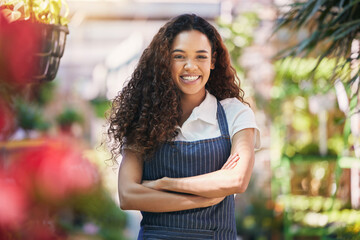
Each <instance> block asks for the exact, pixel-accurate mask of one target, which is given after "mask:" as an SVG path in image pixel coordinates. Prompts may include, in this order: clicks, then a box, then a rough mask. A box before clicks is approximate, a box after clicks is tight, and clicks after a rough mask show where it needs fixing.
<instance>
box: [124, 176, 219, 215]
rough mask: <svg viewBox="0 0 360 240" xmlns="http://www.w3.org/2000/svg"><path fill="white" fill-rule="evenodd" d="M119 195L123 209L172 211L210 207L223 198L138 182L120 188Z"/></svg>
mask: <svg viewBox="0 0 360 240" xmlns="http://www.w3.org/2000/svg"><path fill="white" fill-rule="evenodd" d="M119 197H120V207H121V208H122V209H123V210H140V211H147V212H172V211H181V210H188V209H193V208H200V207H208V206H212V205H215V204H217V203H218V202H220V201H221V200H222V199H213V198H206V197H201V196H194V195H189V194H180V193H170V192H164V191H158V190H154V189H151V188H147V187H144V186H143V185H141V184H137V183H133V184H130V186H127V187H124V188H123V189H120V188H119Z"/></svg>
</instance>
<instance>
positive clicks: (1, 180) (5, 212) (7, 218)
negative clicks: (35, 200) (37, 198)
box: [0, 173, 27, 229]
mask: <svg viewBox="0 0 360 240" xmlns="http://www.w3.org/2000/svg"><path fill="white" fill-rule="evenodd" d="M26 204H27V200H26V196H25V193H24V191H23V190H22V189H21V187H19V186H18V185H17V184H16V182H15V181H14V179H12V178H11V177H9V176H6V174H4V173H0V212H1V214H0V226H2V227H8V228H12V229H13V228H17V227H19V226H20V225H21V223H22V222H23V220H24V219H25V216H26V210H27V209H26Z"/></svg>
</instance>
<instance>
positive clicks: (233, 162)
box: [222, 156, 240, 169]
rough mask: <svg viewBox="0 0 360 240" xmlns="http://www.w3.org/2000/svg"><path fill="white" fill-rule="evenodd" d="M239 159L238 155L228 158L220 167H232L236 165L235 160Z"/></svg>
mask: <svg viewBox="0 0 360 240" xmlns="http://www.w3.org/2000/svg"><path fill="white" fill-rule="evenodd" d="M239 160H240V157H239V156H236V157H235V158H232V159H230V160H229V161H228V162H226V163H225V164H224V166H223V167H222V169H229V168H233V167H234V166H235V165H236V163H237V161H239Z"/></svg>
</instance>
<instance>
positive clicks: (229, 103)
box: [220, 98, 260, 148]
mask: <svg viewBox="0 0 360 240" xmlns="http://www.w3.org/2000/svg"><path fill="white" fill-rule="evenodd" d="M220 103H221V106H222V107H223V109H224V112H225V115H226V120H227V123H228V128H229V134H230V137H231V138H232V137H233V136H234V135H235V133H237V132H238V131H240V130H243V129H246V128H253V129H255V147H256V148H259V147H260V139H259V137H260V132H259V128H258V126H257V124H256V120H255V114H254V112H253V110H252V109H251V108H250V107H249V106H248V105H247V104H245V103H243V102H241V101H240V100H239V99H237V98H227V99H224V100H221V101H220Z"/></svg>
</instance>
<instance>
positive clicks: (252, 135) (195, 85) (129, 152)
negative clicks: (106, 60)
mask: <svg viewBox="0 0 360 240" xmlns="http://www.w3.org/2000/svg"><path fill="white" fill-rule="evenodd" d="M243 95H244V93H243V91H242V90H241V88H240V87H239V86H238V81H237V78H236V73H235V70H234V68H232V67H231V65H230V58H229V53H228V51H227V50H226V48H225V46H224V44H223V42H222V40H221V37H220V35H219V33H218V32H217V31H216V29H215V28H214V27H213V26H212V25H211V24H209V23H208V22H207V21H205V20H204V19H202V18H200V17H198V16H196V15H188V14H185V15H181V16H178V17H176V18H174V19H172V20H171V21H169V22H168V23H166V24H165V25H164V26H163V27H162V28H161V29H160V30H159V32H158V33H157V34H156V35H155V37H154V38H153V40H152V42H151V43H150V45H149V47H148V48H146V49H145V50H144V52H143V54H142V56H141V58H140V60H139V64H138V66H137V67H136V69H135V71H134V73H133V74H132V77H131V79H130V80H129V82H128V84H127V85H126V86H125V87H124V88H123V90H122V91H121V92H120V93H119V95H118V96H117V97H116V98H115V100H114V101H113V105H112V111H111V115H110V118H109V120H110V127H109V130H108V133H109V134H110V136H111V137H112V138H113V140H114V142H115V145H114V146H113V149H112V152H113V154H114V155H115V156H117V155H119V154H121V155H122V162H121V166H120V169H119V197H120V205H121V208H122V209H125V210H129V209H133V210H140V211H142V215H143V219H142V221H141V230H140V233H139V237H138V239H222V240H223V239H236V228H235V216H234V194H236V193H242V192H244V191H245V189H246V188H247V185H248V183H249V181H250V176H251V172H252V168H253V164H254V148H255V147H258V146H259V133H258V129H257V126H256V124H255V121H254V114H253V112H252V111H251V109H250V108H249V107H248V106H247V104H246V103H245V102H244V100H243Z"/></svg>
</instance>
